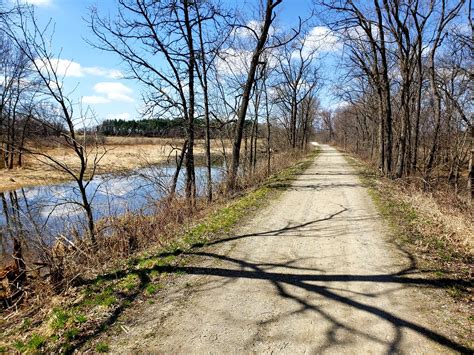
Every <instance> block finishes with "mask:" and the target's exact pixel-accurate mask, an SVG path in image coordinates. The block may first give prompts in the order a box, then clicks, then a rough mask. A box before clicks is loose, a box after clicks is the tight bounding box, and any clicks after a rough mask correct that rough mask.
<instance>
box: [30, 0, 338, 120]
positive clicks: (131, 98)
mask: <svg viewBox="0 0 474 355" xmlns="http://www.w3.org/2000/svg"><path fill="white" fill-rule="evenodd" d="M24 1H25V2H28V3H30V4H33V5H34V6H35V13H36V15H37V17H38V19H39V20H40V22H41V23H47V21H49V20H50V19H51V20H52V22H53V23H54V24H55V33H54V37H53V46H54V48H55V50H56V51H58V52H59V51H61V56H60V58H61V62H60V63H59V65H58V67H60V68H63V71H65V72H66V75H65V81H64V85H65V86H66V88H67V89H70V90H71V89H73V88H75V91H74V93H73V99H74V100H75V101H79V100H82V102H83V105H86V106H89V107H90V108H91V109H92V110H93V111H94V112H95V113H96V116H97V118H98V120H99V121H100V120H102V119H104V118H124V119H133V118H138V116H139V114H138V112H137V110H138V109H139V108H140V105H141V96H140V87H139V86H138V85H137V83H135V82H134V81H131V80H126V79H123V78H121V76H122V75H121V73H122V72H123V70H124V68H123V67H121V65H120V61H119V59H118V57H117V56H115V55H113V54H111V53H107V52H103V51H100V50H98V49H95V48H93V47H91V46H90V45H89V44H88V43H87V42H86V39H89V40H94V37H93V35H92V33H91V31H90V29H89V28H88V26H87V23H86V22H85V21H84V19H87V18H88V17H89V13H90V10H89V9H90V7H91V6H97V8H98V10H99V12H100V13H101V14H107V13H114V10H115V9H116V3H115V1H114V0H101V1H98V0H24ZM225 3H227V4H228V5H230V6H235V4H236V3H237V4H239V5H238V8H240V9H251V8H252V7H255V6H256V4H258V2H257V0H254V1H246V4H243V2H242V1H236V0H227V1H225ZM310 11H311V1H310V0H285V1H283V3H282V5H280V6H279V16H278V24H277V25H278V26H281V27H290V26H292V25H295V24H296V23H297V21H298V16H301V17H307V16H308V15H309V13H310ZM325 62H326V64H329V65H331V64H333V63H334V59H331V60H326V61H325ZM323 69H324V68H323ZM66 70H67V71H66ZM327 92H328V91H327V89H326V90H325V91H323V93H322V96H323V97H322V99H323V103H324V104H326V105H329V104H330V98H329V95H328V94H327Z"/></svg>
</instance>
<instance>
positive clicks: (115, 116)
mask: <svg viewBox="0 0 474 355" xmlns="http://www.w3.org/2000/svg"><path fill="white" fill-rule="evenodd" d="M105 118H106V119H107V120H124V121H128V120H130V119H131V118H132V115H131V114H130V113H129V112H122V113H115V114H114V113H109V114H108V115H107V116H106V117H105Z"/></svg>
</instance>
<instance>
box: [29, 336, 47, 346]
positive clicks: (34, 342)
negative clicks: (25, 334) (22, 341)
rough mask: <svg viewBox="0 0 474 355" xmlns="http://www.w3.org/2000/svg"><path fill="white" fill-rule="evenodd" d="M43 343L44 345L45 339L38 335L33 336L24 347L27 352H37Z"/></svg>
mask: <svg viewBox="0 0 474 355" xmlns="http://www.w3.org/2000/svg"><path fill="white" fill-rule="evenodd" d="M45 343H46V338H45V337H43V336H41V335H38V334H33V335H32V336H31V338H30V340H28V344H27V345H26V347H27V348H28V349H29V350H38V349H41V348H42V347H43V345H44V344H45Z"/></svg>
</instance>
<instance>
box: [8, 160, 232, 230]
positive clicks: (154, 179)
mask: <svg viewBox="0 0 474 355" xmlns="http://www.w3.org/2000/svg"><path fill="white" fill-rule="evenodd" d="M174 172H175V168H174V167H170V166H169V167H166V166H165V167H152V168H143V169H137V170H134V171H132V172H130V173H128V174H126V175H98V176H96V177H95V178H94V179H93V180H92V181H91V182H90V183H89V185H88V186H87V194H88V197H89V199H90V200H91V201H92V208H93V214H94V218H95V220H98V219H100V218H103V217H106V216H117V215H120V214H123V213H125V212H132V211H141V212H143V213H151V211H152V204H151V202H153V201H156V200H159V199H161V198H163V196H165V195H166V193H167V190H166V188H167V187H168V186H169V185H170V183H171V181H172V177H173V174H174ZM206 176H207V173H206V168H205V167H196V185H197V193H198V195H203V194H204V193H205V188H206ZM212 176H213V182H218V181H221V180H222V177H223V176H224V169H223V168H220V167H213V168H212ZM184 180H185V174H184V171H183V170H182V171H181V174H180V176H179V181H178V187H177V191H178V193H180V192H182V191H183V189H184ZM0 197H1V201H0V203H1V204H2V207H1V210H0V211H1V213H0V234H3V235H6V234H7V230H6V229H7V225H9V227H10V229H12V228H22V229H23V230H29V231H33V230H37V231H38V230H42V231H46V230H48V231H50V232H52V233H58V232H61V231H62V230H65V229H67V228H71V227H73V226H74V227H76V228H77V229H82V227H81V223H83V221H84V211H83V209H82V208H81V207H80V206H79V205H78V204H77V203H78V202H80V201H81V199H80V195H79V190H78V189H77V186H76V185H75V183H74V182H66V183H61V184H55V185H48V186H35V187H28V188H22V189H18V190H15V191H9V192H5V193H3V194H0Z"/></svg>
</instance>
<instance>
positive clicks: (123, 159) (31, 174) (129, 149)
mask: <svg viewBox="0 0 474 355" xmlns="http://www.w3.org/2000/svg"><path fill="white" fill-rule="evenodd" d="M182 143H183V142H182V140H180V139H169V138H147V137H107V138H106V139H105V144H104V145H103V146H101V147H99V149H98V150H91V151H90V152H89V154H90V160H91V164H92V160H93V157H94V155H95V153H98V154H103V153H104V152H105V155H104V157H103V158H102V160H101V161H100V163H99V165H98V170H97V173H99V174H103V173H118V172H122V171H129V170H133V169H137V168H140V167H144V166H149V165H156V164H160V163H164V162H166V160H167V159H168V158H169V157H170V154H171V159H174V153H175V151H174V148H180V147H181V146H182ZM225 144H226V145H227V147H228V146H229V144H230V143H228V142H226V143H225ZM211 148H212V152H211V153H212V154H213V155H219V154H220V151H221V148H222V145H221V142H220V141H217V140H216V141H213V142H212V147H211ZM194 151H195V154H196V155H197V156H198V157H199V155H204V152H205V151H204V141H203V140H198V141H197V142H196V147H195V150H194ZM42 152H43V153H46V154H48V155H51V156H52V157H54V158H55V159H57V160H59V161H62V162H64V163H66V164H68V165H69V166H71V167H73V168H74V167H77V166H78V165H79V160H78V158H77V157H76V156H75V155H74V154H73V152H72V151H65V150H64V149H63V148H58V147H43V148H42ZM172 161H173V160H172ZM68 179H69V177H68V176H67V175H66V174H65V173H63V172H62V171H59V170H57V169H54V168H52V167H49V166H47V165H45V164H44V161H42V160H39V158H37V157H34V156H31V155H29V156H28V155H26V156H25V159H24V167H22V168H15V169H12V170H1V175H0V192H4V191H9V190H14V189H18V188H21V187H26V186H34V185H48V184H53V183H58V182H61V181H65V180H68Z"/></svg>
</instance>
